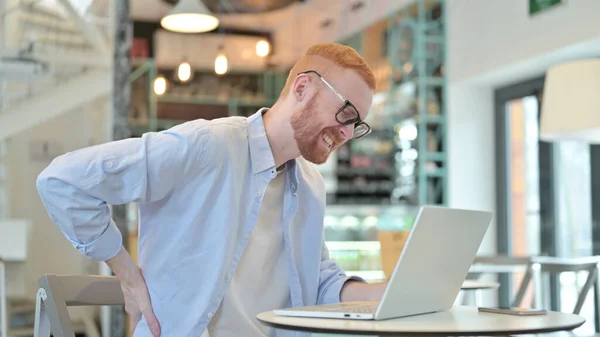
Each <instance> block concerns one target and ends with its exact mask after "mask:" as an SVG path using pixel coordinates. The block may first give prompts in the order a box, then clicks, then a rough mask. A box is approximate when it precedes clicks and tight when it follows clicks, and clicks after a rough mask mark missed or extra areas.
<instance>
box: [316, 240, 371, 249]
mask: <svg viewBox="0 0 600 337" xmlns="http://www.w3.org/2000/svg"><path fill="white" fill-rule="evenodd" d="M325 244H326V245H327V248H328V249H329V250H379V249H381V245H380V243H379V241H325Z"/></svg>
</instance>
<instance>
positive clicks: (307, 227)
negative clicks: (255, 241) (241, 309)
mask: <svg viewBox="0 0 600 337" xmlns="http://www.w3.org/2000/svg"><path fill="white" fill-rule="evenodd" d="M266 111H267V110H266V109H261V110H260V111H258V112H257V113H256V114H254V115H252V116H251V117H249V118H245V117H228V118H222V119H216V120H212V121H206V120H196V121H191V122H187V123H184V124H181V125H179V126H176V127H174V128H172V129H170V130H167V131H163V132H158V133H154V132H151V133H146V134H144V135H143V136H142V137H141V138H132V139H126V140H121V141H116V142H111V143H106V144H102V145H98V146H94V147H90V148H85V149H81V150H78V151H74V152H71V153H67V154H65V155H63V156H60V157H58V158H56V159H55V160H54V161H53V162H52V163H51V164H50V165H49V166H48V167H47V168H46V169H45V170H44V171H43V172H42V173H41V174H40V176H39V177H38V180H37V188H38V191H39V194H40V196H41V198H42V201H43V203H44V205H45V207H46V209H47V211H48V214H49V216H50V218H51V219H52V221H53V222H54V223H55V224H56V225H57V226H58V227H59V228H60V229H61V230H62V231H63V233H64V234H65V236H66V237H67V239H69V240H70V241H71V242H72V243H73V245H74V246H75V247H76V248H77V249H78V250H79V251H80V252H81V253H83V254H84V255H85V256H87V257H88V258H91V259H95V260H100V261H104V260H107V259H110V258H112V257H113V256H115V255H116V254H117V253H118V251H119V250H120V248H121V245H122V239H121V233H120V232H119V230H118V229H117V227H116V226H115V223H114V222H113V220H112V219H111V215H110V209H109V206H108V205H119V204H125V203H129V202H137V203H139V233H138V235H139V261H138V262H139V265H140V268H141V269H142V272H143V276H144V278H145V280H146V283H147V285H148V289H149V293H150V297H151V301H152V306H153V309H154V313H155V314H156V317H157V318H158V320H159V323H160V324H161V330H162V335H163V336H177V337H184V336H185V337H188V336H189V337H199V336H200V335H201V333H202V332H203V331H204V329H205V328H206V326H207V325H208V323H209V322H210V320H211V318H212V316H213V314H214V313H215V312H216V311H217V309H218V308H219V305H220V303H221V300H222V299H223V297H224V295H225V293H226V291H227V286H228V282H229V280H230V279H231V277H232V276H233V275H234V273H235V270H236V267H237V265H238V262H239V261H240V258H241V256H242V254H243V252H244V248H245V247H246V244H247V243H248V239H249V237H250V235H252V230H253V228H254V226H255V224H256V221H257V216H258V211H259V209H260V205H261V201H262V197H263V193H264V192H265V190H266V188H267V185H268V183H269V181H270V180H271V179H272V178H274V177H275V175H276V167H275V162H274V159H273V154H272V151H271V147H270V145H269V141H268V139H267V137H266V133H265V128H264V124H263V119H262V114H263V113H264V112H266ZM287 164H288V166H287V167H288V170H286V172H287V175H286V184H285V196H284V200H283V223H282V226H283V233H284V241H285V252H286V255H287V258H288V262H289V263H288V264H289V270H288V277H289V280H290V294H291V303H292V305H293V306H294V307H298V306H303V305H315V304H328V303H336V302H339V301H340V291H341V288H342V286H343V284H344V282H345V281H347V280H348V279H349V277H347V276H346V275H345V273H344V272H343V271H342V270H341V269H340V268H339V267H338V265H337V264H336V263H335V262H334V261H332V260H330V259H329V253H328V250H327V248H326V246H325V243H324V236H323V217H324V211H325V188H324V182H323V179H322V177H321V175H320V174H319V172H318V171H317V169H316V168H315V167H314V166H313V165H312V164H311V163H309V162H307V161H306V160H304V159H302V158H298V159H295V160H292V161H290V162H288V163H287ZM256 272H257V273H260V272H263V271H261V270H257V271H256ZM351 278H354V277H351ZM355 279H358V278H355ZM134 336H135V337H142V336H144V337H145V336H151V333H150V330H149V329H148V325H147V323H146V321H145V320H144V319H142V320H141V321H140V323H139V324H138V326H137V328H136V331H135V333H134Z"/></svg>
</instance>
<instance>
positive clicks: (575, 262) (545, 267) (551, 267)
mask: <svg viewBox="0 0 600 337" xmlns="http://www.w3.org/2000/svg"><path fill="white" fill-rule="evenodd" d="M599 266H600V256H589V257H578V258H560V257H552V256H540V257H534V258H532V259H531V261H530V263H529V268H528V269H527V273H528V274H529V275H528V276H526V279H527V280H528V281H529V280H532V281H533V282H534V284H535V285H537V286H536V287H535V288H536V292H535V295H534V296H536V297H538V299H537V300H536V302H537V303H541V300H540V299H541V297H542V296H543V293H542V289H541V286H542V284H543V282H542V274H543V273H547V274H560V273H566V272H582V271H584V272H587V278H586V281H585V283H584V285H583V287H582V288H581V290H580V291H579V295H578V297H577V302H576V303H575V307H574V308H573V313H574V314H576V315H578V314H579V313H580V312H581V309H582V308H583V303H584V302H585V299H586V298H587V294H588V293H589V291H590V289H591V288H592V287H595V288H596V291H600V277H598V273H599V270H598V268H599ZM527 286H528V283H525V282H523V283H522V284H521V288H520V289H519V293H520V292H524V289H525V288H527ZM514 305H515V306H519V305H521V302H516V303H515V304H514ZM594 307H595V308H596V309H595V310H596V313H595V314H596V315H595V316H596V317H595V320H594V321H595V326H596V332H600V312H599V311H598V308H600V303H597V304H596V305H594Z"/></svg>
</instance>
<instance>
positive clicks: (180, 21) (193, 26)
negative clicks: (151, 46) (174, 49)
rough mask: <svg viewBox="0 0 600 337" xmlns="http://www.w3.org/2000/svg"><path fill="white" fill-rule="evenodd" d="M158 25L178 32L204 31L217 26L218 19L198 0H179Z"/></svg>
mask: <svg viewBox="0 0 600 337" xmlns="http://www.w3.org/2000/svg"><path fill="white" fill-rule="evenodd" d="M160 25H161V26H162V27H163V28H164V29H166V30H170V31H173V32H178V33H204V32H208V31H211V30H213V29H215V28H217V26H218V25H219V19H217V18H216V17H215V16H214V15H213V14H212V13H211V12H210V11H209V10H208V8H206V6H205V5H204V3H203V2H202V1H200V0H179V2H177V4H176V5H175V6H174V7H173V9H172V10H171V11H170V12H169V14H167V15H166V16H164V17H163V18H162V19H161V20H160Z"/></svg>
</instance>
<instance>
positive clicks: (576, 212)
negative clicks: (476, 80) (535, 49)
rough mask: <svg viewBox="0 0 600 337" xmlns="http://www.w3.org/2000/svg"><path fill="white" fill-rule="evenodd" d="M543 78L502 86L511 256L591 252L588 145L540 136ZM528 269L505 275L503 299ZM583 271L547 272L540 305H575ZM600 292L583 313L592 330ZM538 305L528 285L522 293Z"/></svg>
mask: <svg viewBox="0 0 600 337" xmlns="http://www.w3.org/2000/svg"><path fill="white" fill-rule="evenodd" d="M543 83H544V79H543V78H539V79H535V80H531V81H528V82H524V83H521V84H518V85H514V86H510V87H507V88H503V89H500V90H498V91H497V92H496V97H495V100H496V122H497V123H496V125H497V129H496V142H497V147H496V150H497V156H496V159H497V163H496V164H497V181H498V185H497V192H498V193H497V196H498V203H497V206H498V209H497V219H498V223H497V240H498V242H497V244H498V253H499V254H502V255H510V256H536V255H548V256H558V257H580V256H591V255H592V241H593V240H592V175H591V160H590V146H589V145H588V144H585V143H580V142H573V141H569V142H558V143H547V142H541V141H539V120H540V110H541V108H540V102H541V101H542V100H541V96H542V95H543ZM522 277H523V275H522V274H519V273H515V274H512V275H501V276H500V278H499V280H500V282H501V284H502V285H501V289H500V291H499V298H498V301H499V304H500V305H508V304H510V302H511V301H512V300H513V299H514V297H515V295H516V291H517V287H518V285H519V284H520V282H521V280H522ZM586 277H587V275H586V274H585V273H579V274H575V273H562V274H561V275H560V276H555V277H548V278H545V279H544V282H545V284H544V285H545V286H544V289H545V290H546V292H545V296H544V298H542V299H541V302H542V305H543V306H544V307H545V308H547V309H551V310H558V311H563V312H572V311H573V309H574V307H575V303H576V301H577V296H578V293H579V291H580V289H581V287H582V286H583V283H584V282H585V279H586ZM593 299H594V293H593V292H590V293H589V294H588V297H587V299H586V301H585V303H584V307H583V309H582V312H581V315H583V316H584V317H586V319H587V322H586V324H585V325H584V326H583V327H582V328H580V329H578V330H580V331H581V332H586V333H593V332H594V321H595V319H594V311H595V310H594V308H595V307H594V301H593ZM523 305H524V306H533V289H532V287H531V286H530V288H529V289H528V291H527V293H526V296H525V298H524V300H523Z"/></svg>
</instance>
